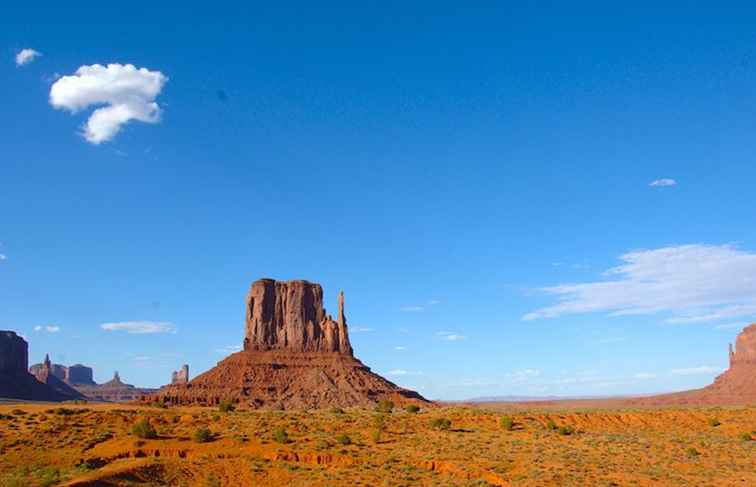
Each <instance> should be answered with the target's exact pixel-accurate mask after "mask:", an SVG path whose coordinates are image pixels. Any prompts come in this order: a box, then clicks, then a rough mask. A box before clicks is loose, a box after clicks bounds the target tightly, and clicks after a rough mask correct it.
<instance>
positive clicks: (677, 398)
mask: <svg viewBox="0 0 756 487" xmlns="http://www.w3.org/2000/svg"><path fill="white" fill-rule="evenodd" d="M627 402H629V403H631V404H633V405H651V406H672V405H681V406H682V405H688V406H698V405H702V406H705V405H743V404H754V403H756V323H754V324H751V325H749V326H747V327H745V328H744V329H743V331H742V332H740V334H739V335H738V337H737V338H736V340H735V348H733V346H732V344H730V367H729V368H728V369H727V370H726V371H725V372H723V373H722V374H721V375H719V376H718V377H717V378H716V379H714V383H713V384H711V385H708V386H706V387H704V388H702V389H694V390H690V391H683V392H677V393H672V394H662V395H659V396H651V397H644V398H638V399H631V400H628V401H627Z"/></svg>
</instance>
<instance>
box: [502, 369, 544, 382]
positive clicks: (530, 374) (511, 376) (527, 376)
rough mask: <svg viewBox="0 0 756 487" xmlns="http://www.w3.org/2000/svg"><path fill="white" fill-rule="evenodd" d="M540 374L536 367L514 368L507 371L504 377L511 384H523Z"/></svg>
mask: <svg viewBox="0 0 756 487" xmlns="http://www.w3.org/2000/svg"><path fill="white" fill-rule="evenodd" d="M540 375H541V371H540V370H538V369H522V370H515V371H514V372H507V373H506V374H505V377H506V378H507V379H508V380H509V382H511V383H513V384H524V383H526V382H529V381H531V380H533V379H534V378H536V377H540Z"/></svg>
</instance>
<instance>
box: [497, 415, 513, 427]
mask: <svg viewBox="0 0 756 487" xmlns="http://www.w3.org/2000/svg"><path fill="white" fill-rule="evenodd" d="M500 422H501V427H502V428H504V429H505V430H506V431H512V430H513V429H514V420H513V419H512V418H511V417H509V416H502V417H501V421H500Z"/></svg>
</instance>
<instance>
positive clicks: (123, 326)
mask: <svg viewBox="0 0 756 487" xmlns="http://www.w3.org/2000/svg"><path fill="white" fill-rule="evenodd" d="M100 328H102V329H103V330H105V331H125V332H126V333H129V334H133V335H143V334H150V333H176V327H175V326H174V325H173V323H169V322H167V321H121V322H117V323H103V324H101V325H100Z"/></svg>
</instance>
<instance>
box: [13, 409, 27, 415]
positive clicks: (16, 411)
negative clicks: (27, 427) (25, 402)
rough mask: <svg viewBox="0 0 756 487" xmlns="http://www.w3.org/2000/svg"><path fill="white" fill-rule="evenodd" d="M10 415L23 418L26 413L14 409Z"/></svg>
mask: <svg viewBox="0 0 756 487" xmlns="http://www.w3.org/2000/svg"><path fill="white" fill-rule="evenodd" d="M11 414H14V415H16V416H23V415H25V414H26V411H24V410H23V409H14V410H13V411H11Z"/></svg>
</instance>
